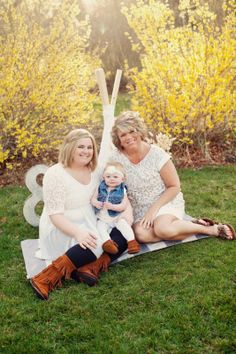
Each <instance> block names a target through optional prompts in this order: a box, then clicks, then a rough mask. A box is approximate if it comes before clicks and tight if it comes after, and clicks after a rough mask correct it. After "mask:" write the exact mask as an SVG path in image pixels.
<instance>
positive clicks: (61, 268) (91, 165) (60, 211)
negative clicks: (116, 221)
mask: <svg viewBox="0 0 236 354" xmlns="http://www.w3.org/2000/svg"><path fill="white" fill-rule="evenodd" d="M113 118H114V115H113V114H112V107H109V106H108V107H107V112H105V113H104V132H103V137H102V142H101V149H100V154H99V161H102V164H101V165H100V166H99V167H98V165H97V147H96V143H95V140H94V137H93V135H92V134H90V133H89V132H88V131H87V130H85V129H75V130H73V131H71V132H70V133H69V134H68V135H67V136H66V137H65V139H64V142H63V144H62V147H61V150H60V154H59V162H58V163H57V164H56V165H54V166H52V167H50V168H49V169H48V170H47V172H46V174H45V176H44V180H43V196H44V197H43V198H44V208H43V213H42V216H41V219H40V225H39V235H40V243H39V244H40V249H39V251H38V252H37V256H38V257H40V258H43V259H47V260H51V261H52V264H51V265H50V266H48V267H47V268H46V269H45V270H43V271H42V272H41V273H39V274H38V275H36V276H35V277H33V278H32V279H31V280H30V282H31V285H32V286H33V288H34V290H35V292H36V294H37V296H38V297H39V298H40V299H42V300H47V299H48V296H49V292H50V291H51V290H53V289H54V288H55V287H56V286H57V285H61V279H62V278H66V279H68V278H71V277H72V278H73V279H75V280H78V281H81V282H85V283H87V284H88V285H90V286H92V285H95V284H96V283H97V282H98V276H99V272H100V270H107V268H108V265H109V264H110V263H111V261H113V260H115V259H116V258H118V257H119V256H120V255H121V253H123V252H124V250H125V249H126V247H127V241H126V239H125V238H124V237H123V236H122V235H121V233H120V232H119V231H118V230H117V229H113V230H112V232H111V238H112V239H113V240H114V242H115V243H116V244H117V245H118V250H119V251H118V253H117V254H115V255H107V254H102V252H103V251H102V247H101V241H100V237H99V235H98V231H97V228H96V223H97V220H96V216H95V213H94V210H93V207H92V205H91V202H90V199H91V197H92V195H93V194H94V192H95V189H96V188H97V185H98V184H99V182H100V178H101V174H102V170H103V165H104V164H105V163H106V160H107V155H108V152H109V150H110V149H109V146H110V140H111V139H110V131H111V126H112V123H113ZM88 263H89V264H88Z"/></svg>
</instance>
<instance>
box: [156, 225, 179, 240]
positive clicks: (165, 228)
mask: <svg viewBox="0 0 236 354" xmlns="http://www.w3.org/2000/svg"><path fill="white" fill-rule="evenodd" d="M154 232H155V234H156V235H157V236H158V237H160V238H161V239H165V238H167V239H168V238H171V237H174V236H175V229H174V227H172V226H171V225H168V224H166V225H165V224H158V223H157V224H156V225H154Z"/></svg>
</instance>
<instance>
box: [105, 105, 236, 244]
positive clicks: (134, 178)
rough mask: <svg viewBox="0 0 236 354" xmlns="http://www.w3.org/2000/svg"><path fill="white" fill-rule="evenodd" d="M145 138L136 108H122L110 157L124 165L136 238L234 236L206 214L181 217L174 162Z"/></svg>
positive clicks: (182, 206) (228, 229) (150, 239)
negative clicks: (113, 148)
mask: <svg viewBox="0 0 236 354" xmlns="http://www.w3.org/2000/svg"><path fill="white" fill-rule="evenodd" d="M145 138H146V127H145V125H144V123H143V121H142V119H141V117H140V116H139V113H138V112H132V111H128V112H124V113H123V114H121V115H120V116H119V117H118V118H117V119H116V120H115V124H114V126H113V129H112V140H113V144H114V145H115V147H116V150H115V151H114V152H113V154H112V156H111V160H112V161H117V162H120V163H121V164H122V165H123V166H124V169H125V173H126V184H127V186H128V195H129V199H130V202H131V205H132V207H133V211H134V231H135V234H136V238H137V240H138V241H139V242H143V243H147V242H156V241H160V240H183V239H185V238H187V237H188V236H190V235H192V234H207V235H211V236H216V237H221V238H224V239H228V240H232V239H234V238H235V231H234V229H233V227H232V226H231V225H229V224H219V223H215V222H213V221H212V220H210V219H207V218H204V219H199V220H194V222H192V221H186V220H183V218H184V214H185V209H184V199H183V195H182V193H181V189H180V181H179V177H178V174H177V171H176V169H175V167H174V164H173V163H172V161H171V159H170V156H169V154H167V153H166V152H165V151H164V150H163V149H161V148H159V147H157V146H155V145H150V144H149V143H147V142H146V141H145Z"/></svg>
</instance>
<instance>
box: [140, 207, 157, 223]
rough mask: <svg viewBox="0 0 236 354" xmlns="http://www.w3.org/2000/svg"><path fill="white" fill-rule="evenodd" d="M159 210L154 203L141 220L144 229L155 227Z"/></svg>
mask: <svg viewBox="0 0 236 354" xmlns="http://www.w3.org/2000/svg"><path fill="white" fill-rule="evenodd" d="M157 212H158V209H157V208H156V207H155V206H154V205H152V206H151V207H150V208H149V209H148V211H147V212H146V214H145V215H144V217H143V218H142V220H141V221H140V225H141V226H142V227H143V228H144V229H149V228H150V227H153V225H154V220H155V218H156V214H157Z"/></svg>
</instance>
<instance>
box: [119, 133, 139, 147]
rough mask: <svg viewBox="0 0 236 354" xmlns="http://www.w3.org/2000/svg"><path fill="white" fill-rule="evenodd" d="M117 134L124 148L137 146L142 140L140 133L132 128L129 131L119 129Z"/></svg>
mask: <svg viewBox="0 0 236 354" xmlns="http://www.w3.org/2000/svg"><path fill="white" fill-rule="evenodd" d="M117 135H118V138H119V140H120V144H121V146H122V148H123V149H124V150H125V149H129V148H133V147H137V145H138V144H139V143H140V142H141V141H142V139H141V135H140V133H139V132H137V131H136V130H135V129H131V130H130V131H128V132H122V131H120V130H118V132H117Z"/></svg>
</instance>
